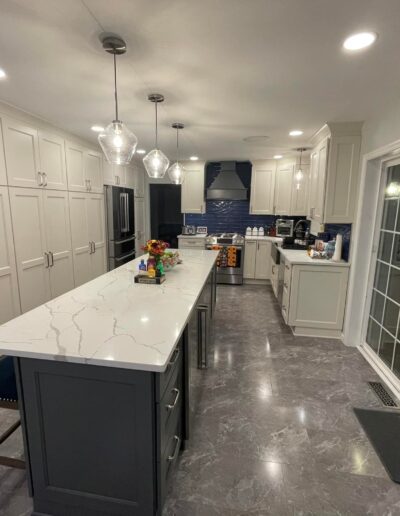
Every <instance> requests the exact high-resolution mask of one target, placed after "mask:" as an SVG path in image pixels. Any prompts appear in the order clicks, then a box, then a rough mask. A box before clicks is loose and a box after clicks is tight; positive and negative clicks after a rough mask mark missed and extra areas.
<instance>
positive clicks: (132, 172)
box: [126, 163, 145, 197]
mask: <svg viewBox="0 0 400 516" xmlns="http://www.w3.org/2000/svg"><path fill="white" fill-rule="evenodd" d="M144 185H145V169H144V167H143V166H142V165H141V164H137V163H131V164H130V166H129V167H127V168H126V186H127V187H129V188H133V189H134V192H135V197H144V188H145V186H144Z"/></svg>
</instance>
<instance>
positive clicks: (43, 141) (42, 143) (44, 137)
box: [39, 131, 67, 190]
mask: <svg viewBox="0 0 400 516" xmlns="http://www.w3.org/2000/svg"><path fill="white" fill-rule="evenodd" d="M39 153H40V171H39V172H40V173H41V174H42V179H43V181H42V183H43V186H45V187H46V188H49V189H54V190H66V189H67V170H66V166H65V147H64V140H63V139H62V138H60V137H58V136H54V135H52V134H48V133H44V132H42V131H39Z"/></svg>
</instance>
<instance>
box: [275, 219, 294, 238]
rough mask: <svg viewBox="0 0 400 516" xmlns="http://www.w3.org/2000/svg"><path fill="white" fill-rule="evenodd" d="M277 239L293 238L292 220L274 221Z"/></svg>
mask: <svg viewBox="0 0 400 516" xmlns="http://www.w3.org/2000/svg"><path fill="white" fill-rule="evenodd" d="M276 236H277V237H292V236H293V219H277V221H276Z"/></svg>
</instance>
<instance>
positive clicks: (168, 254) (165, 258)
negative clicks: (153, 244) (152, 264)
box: [161, 250, 179, 271]
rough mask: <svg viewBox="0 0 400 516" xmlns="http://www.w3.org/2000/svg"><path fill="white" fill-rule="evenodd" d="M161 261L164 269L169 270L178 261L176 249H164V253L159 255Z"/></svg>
mask: <svg viewBox="0 0 400 516" xmlns="http://www.w3.org/2000/svg"><path fill="white" fill-rule="evenodd" d="M161 261H162V263H163V266H164V270H166V271H168V270H171V269H172V268H173V267H175V265H176V264H177V263H178V262H179V253H178V251H175V252H174V251H168V250H167V251H165V253H164V254H163V255H162V257H161Z"/></svg>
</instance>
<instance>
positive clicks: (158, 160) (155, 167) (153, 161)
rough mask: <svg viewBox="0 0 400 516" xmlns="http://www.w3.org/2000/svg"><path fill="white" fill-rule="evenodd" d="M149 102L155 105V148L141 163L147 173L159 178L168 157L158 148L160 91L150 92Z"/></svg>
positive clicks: (162, 99)
mask: <svg viewBox="0 0 400 516" xmlns="http://www.w3.org/2000/svg"><path fill="white" fill-rule="evenodd" d="M147 98H148V99H149V100H150V102H154V104H155V107H156V127H155V129H156V138H155V143H156V146H155V149H153V150H151V151H150V152H149V153H148V154H147V155H146V156H145V157H144V158H143V164H144V167H145V169H146V171H147V173H148V175H149V177H152V178H154V179H161V178H162V177H164V176H165V172H166V171H167V168H168V166H169V159H168V158H167V156H166V155H165V154H164V153H163V151H161V150H160V149H159V148H158V116H157V115H158V113H157V104H158V103H159V102H163V101H164V96H163V95H161V94H160V93H151V94H150V95H149V96H148V97H147Z"/></svg>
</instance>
